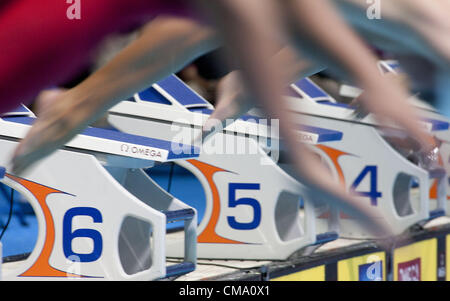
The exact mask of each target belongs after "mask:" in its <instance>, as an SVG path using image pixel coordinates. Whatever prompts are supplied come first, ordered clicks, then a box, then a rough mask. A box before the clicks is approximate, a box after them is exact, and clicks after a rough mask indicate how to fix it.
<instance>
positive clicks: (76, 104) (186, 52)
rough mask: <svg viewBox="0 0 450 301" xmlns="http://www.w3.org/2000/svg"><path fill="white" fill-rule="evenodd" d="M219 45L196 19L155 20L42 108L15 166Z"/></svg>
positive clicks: (17, 170) (43, 153)
mask: <svg viewBox="0 0 450 301" xmlns="http://www.w3.org/2000/svg"><path fill="white" fill-rule="evenodd" d="M218 45H219V41H218V39H217V37H216V36H215V33H214V32H213V31H212V30H211V29H210V28H209V27H206V26H204V25H200V24H197V23H195V22H194V21H190V20H184V19H176V18H161V19H156V20H153V21H152V23H150V24H149V25H148V26H147V27H146V28H145V30H144V32H143V34H142V36H141V37H140V38H139V39H138V40H136V41H135V42H133V43H132V44H130V45H129V46H128V47H127V48H125V49H124V50H122V51H121V52H120V53H119V54H118V55H117V56H116V57H115V58H113V59H112V60H111V61H110V62H109V63H107V64H106V65H105V66H104V67H102V68H101V69H99V70H98V71H97V72H95V73H93V74H92V75H91V76H89V77H88V78H87V79H86V80H85V81H83V82H82V83H80V84H79V85H78V86H76V87H74V88H72V89H70V90H68V91H66V92H64V93H63V94H62V95H60V96H58V98H57V99H55V101H54V102H53V103H52V104H51V106H48V108H46V109H45V110H43V111H42V114H41V115H40V116H38V118H37V120H36V122H35V123H34V124H33V126H32V127H31V129H30V130H29V131H28V133H27V135H26V137H25V138H24V139H23V140H22V141H21V143H20V144H19V146H18V147H17V148H16V150H15V151H14V154H13V158H12V170H13V172H14V173H16V174H18V173H22V172H24V170H25V169H27V168H29V167H30V165H32V164H34V163H36V162H37V161H38V160H40V159H42V158H44V157H45V156H48V155H49V154H51V153H52V152H53V151H55V150H57V149H59V148H60V147H62V146H63V145H64V144H65V143H67V142H69V141H70V140H71V139H72V138H73V137H75V135H77V134H78V133H79V132H81V131H82V130H83V129H84V128H85V127H86V126H88V125H90V124H92V123H93V122H95V121H96V120H98V119H99V118H100V117H102V116H103V115H104V113H105V112H106V111H107V110H108V109H109V108H110V107H112V106H114V105H115V104H117V103H118V102H120V101H122V100H124V99H127V98H128V97H130V96H131V95H133V94H134V93H135V92H136V91H140V90H143V89H145V88H147V87H148V86H149V85H151V84H153V83H155V82H156V81H158V80H161V79H164V78H165V77H167V76H168V75H170V74H172V73H173V72H175V71H177V70H179V69H181V68H182V67H183V66H184V65H186V64H187V63H189V62H190V61H191V60H193V59H195V58H196V57H197V56H199V55H201V54H204V53H206V52H209V51H210V50H213V49H214V48H216V47H217V46H218Z"/></svg>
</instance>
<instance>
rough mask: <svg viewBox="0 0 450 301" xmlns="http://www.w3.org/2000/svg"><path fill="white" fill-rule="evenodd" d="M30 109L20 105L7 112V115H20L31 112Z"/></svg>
mask: <svg viewBox="0 0 450 301" xmlns="http://www.w3.org/2000/svg"><path fill="white" fill-rule="evenodd" d="M29 113H30V110H29V109H28V108H27V107H25V106H24V105H20V106H19V107H17V108H16V109H14V110H12V111H9V112H7V113H6V114H5V115H18V114H29Z"/></svg>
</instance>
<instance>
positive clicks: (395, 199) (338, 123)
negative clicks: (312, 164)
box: [287, 79, 448, 238]
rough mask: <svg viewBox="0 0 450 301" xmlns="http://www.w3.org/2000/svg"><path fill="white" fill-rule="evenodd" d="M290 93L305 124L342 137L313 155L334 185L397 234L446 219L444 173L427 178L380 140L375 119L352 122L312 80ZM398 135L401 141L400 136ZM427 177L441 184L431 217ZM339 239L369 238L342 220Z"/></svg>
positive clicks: (431, 125)
mask: <svg viewBox="0 0 450 301" xmlns="http://www.w3.org/2000/svg"><path fill="white" fill-rule="evenodd" d="M291 89H292V90H291V93H290V95H289V96H287V99H288V101H289V105H290V108H291V110H292V111H293V112H295V114H298V115H297V116H298V118H299V120H301V122H304V123H306V124H310V125H313V126H314V125H315V126H319V125H320V126H323V127H326V128H333V129H339V130H340V131H342V132H343V133H344V137H343V139H342V140H341V141H338V142H330V143H322V144H321V145H319V146H315V147H314V149H315V150H316V151H317V153H318V154H319V155H320V156H321V157H322V159H323V161H324V162H325V163H326V165H327V166H329V169H330V170H331V171H332V173H333V174H334V175H335V177H336V179H338V180H339V181H341V182H342V183H343V185H346V187H348V188H349V189H354V190H355V191H357V192H360V194H361V195H362V196H365V197H367V201H368V202H370V203H371V204H372V205H373V208H374V209H376V210H379V211H380V212H381V213H382V215H383V216H384V217H386V219H387V220H388V221H389V222H390V223H391V225H392V226H393V228H394V230H395V231H396V234H400V233H402V232H403V231H404V230H406V229H407V228H409V227H410V226H412V225H414V224H416V223H418V222H421V221H424V220H428V219H430V218H434V217H437V216H440V215H443V214H445V210H446V202H445V198H446V194H447V192H446V188H447V187H446V186H447V184H446V183H445V182H446V181H447V180H446V178H445V172H444V171H443V170H440V171H438V172H437V173H436V174H432V173H430V174H429V173H428V172H427V171H425V170H424V169H422V168H419V167H418V166H416V165H415V164H413V163H411V162H410V161H408V160H407V159H406V158H405V157H404V156H402V155H401V154H400V153H399V152H397V151H396V150H394V149H393V147H392V146H391V145H390V144H388V143H387V141H386V140H385V138H384V137H382V136H381V135H380V133H379V132H378V131H377V129H376V125H377V124H376V122H375V121H374V120H373V119H372V116H370V115H369V116H367V117H365V118H364V119H362V120H358V121H356V120H354V119H353V118H352V114H353V113H354V110H353V108H351V107H350V106H348V105H346V104H342V103H337V102H336V101H335V100H334V99H332V97H331V96H329V95H328V94H327V93H325V92H324V91H323V90H322V89H320V88H319V87H318V86H317V85H315V84H314V83H313V82H312V81H311V80H309V79H302V80H300V81H298V82H296V83H295V84H293V85H291ZM423 122H424V125H425V126H426V127H427V128H428V129H429V130H430V131H433V132H434V131H436V132H439V131H440V130H442V129H443V128H446V127H447V128H448V123H446V122H441V121H439V120H437V119H431V118H426V119H425V118H424V120H423ZM393 131H395V129H393ZM394 134H397V133H394ZM398 135H399V136H400V137H401V134H400V132H399V133H398ZM429 177H430V178H431V179H433V180H434V178H437V184H436V185H437V186H436V195H435V197H436V198H437V208H435V209H434V210H433V211H431V210H430V204H429V192H430V190H432V189H431V188H432V185H431V184H430V181H431V180H430V179H429ZM413 183H416V184H417V183H418V186H419V189H413V187H412V186H413ZM417 190H419V191H417ZM341 217H342V216H341ZM340 235H341V236H343V237H347V236H349V237H361V238H362V237H366V236H367V235H366V234H365V233H362V232H359V227H358V226H357V225H355V224H354V222H353V220H352V219H346V218H341V228H340Z"/></svg>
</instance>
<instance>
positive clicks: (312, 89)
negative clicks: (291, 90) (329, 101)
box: [294, 78, 329, 98]
mask: <svg viewBox="0 0 450 301" xmlns="http://www.w3.org/2000/svg"><path fill="white" fill-rule="evenodd" d="M294 86H296V87H298V88H299V89H300V90H302V91H303V92H305V93H306V95H308V96H309V97H311V98H323V97H325V98H329V95H328V94H327V93H325V92H324V91H323V90H322V89H321V88H319V86H317V85H316V84H315V83H313V82H312V81H311V80H310V79H309V78H303V79H301V80H299V81H297V82H296V83H294Z"/></svg>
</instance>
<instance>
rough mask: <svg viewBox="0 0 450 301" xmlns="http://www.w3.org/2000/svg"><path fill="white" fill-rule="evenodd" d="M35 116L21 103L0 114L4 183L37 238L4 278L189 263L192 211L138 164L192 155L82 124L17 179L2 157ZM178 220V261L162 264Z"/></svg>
mask: <svg viewBox="0 0 450 301" xmlns="http://www.w3.org/2000/svg"><path fill="white" fill-rule="evenodd" d="M34 120H35V118H34V116H33V115H32V113H31V112H29V111H28V110H27V109H26V108H21V109H20V110H17V111H15V112H12V113H11V114H7V115H6V116H3V117H2V118H1V119H0V135H1V139H0V145H1V146H0V147H1V149H2V154H3V155H2V156H1V158H0V165H1V166H5V167H6V168H2V169H1V180H0V182H2V183H3V184H4V185H6V186H9V187H11V188H12V189H14V190H15V191H17V192H19V193H20V194H21V195H22V196H23V197H24V198H25V199H26V200H28V202H29V203H30V204H31V206H32V208H33V210H34V212H35V214H36V217H37V221H38V236H37V241H36V244H35V247H34V249H33V251H32V252H31V254H30V255H29V256H28V257H27V258H26V259H25V260H23V261H19V262H11V263H3V265H2V279H4V280H66V279H84V280H154V279H160V278H164V277H168V276H173V275H180V274H184V273H187V272H190V271H193V270H194V269H195V267H196V224H197V215H196V210H195V209H194V208H191V207H189V206H187V205H186V204H184V203H182V202H181V201H179V200H177V199H175V198H174V197H172V196H171V195H169V194H167V193H166V192H165V191H164V190H162V189H161V188H160V187H159V186H158V185H157V184H156V183H154V182H153V181H152V179H151V178H149V177H148V176H147V175H146V174H145V173H144V172H143V171H142V168H150V167H152V166H154V164H155V163H156V162H166V161H173V160H184V159H191V158H195V157H196V155H195V149H194V148H193V147H192V146H187V145H183V146H181V147H182V148H183V150H184V153H181V152H177V153H174V152H173V150H172V148H171V146H170V145H171V144H170V142H169V141H165V140H160V139H152V138H146V137H140V136H134V135H130V134H125V133H121V132H119V131H114V130H105V129H99V128H88V129H86V130H85V131H84V132H83V133H82V134H80V135H78V136H76V137H75V138H74V139H73V140H71V141H70V142H69V143H67V144H66V145H65V147H64V148H63V149H61V150H58V151H56V152H55V153H54V154H52V155H50V156H48V157H47V158H45V159H43V160H42V161H41V162H39V163H37V164H36V165H35V166H34V167H32V168H31V169H30V171H28V172H27V173H26V174H24V175H23V177H17V176H14V175H12V174H10V173H8V172H7V167H8V164H9V163H8V160H9V159H10V158H11V154H12V152H13V150H14V149H15V148H16V147H17V144H18V142H19V141H20V139H21V138H23V137H24V135H25V134H26V132H27V130H28V129H29V127H30V125H31V124H32V123H33V121H34ZM174 220H183V221H184V223H185V231H184V234H185V236H184V241H183V244H184V253H183V256H182V257H184V261H183V262H182V263H180V264H176V265H167V263H166V245H165V241H166V223H168V222H172V221H174Z"/></svg>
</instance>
